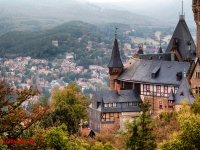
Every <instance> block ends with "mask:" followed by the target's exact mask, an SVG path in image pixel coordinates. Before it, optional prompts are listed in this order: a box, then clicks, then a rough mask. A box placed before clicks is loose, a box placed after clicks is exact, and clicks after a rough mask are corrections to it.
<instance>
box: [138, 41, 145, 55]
mask: <svg viewBox="0 0 200 150" xmlns="http://www.w3.org/2000/svg"><path fill="white" fill-rule="evenodd" d="M138 46H139V50H138V54H144V52H143V43H140V44H139V45H138Z"/></svg>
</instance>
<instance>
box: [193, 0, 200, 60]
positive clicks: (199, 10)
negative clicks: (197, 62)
mask: <svg viewBox="0 0 200 150" xmlns="http://www.w3.org/2000/svg"><path fill="white" fill-rule="evenodd" d="M192 11H193V13H194V21H195V22H196V25H197V39H196V41H197V51H196V57H198V58H200V0H192Z"/></svg>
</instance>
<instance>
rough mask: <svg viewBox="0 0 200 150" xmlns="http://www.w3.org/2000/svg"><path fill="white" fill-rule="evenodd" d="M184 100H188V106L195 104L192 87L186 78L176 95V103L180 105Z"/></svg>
mask: <svg viewBox="0 0 200 150" xmlns="http://www.w3.org/2000/svg"><path fill="white" fill-rule="evenodd" d="M184 99H186V100H188V104H193V102H194V101H195V98H194V96H193V94H192V90H191V88H190V85H189V83H188V81H187V79H186V78H185V77H184V78H183V79H182V80H181V84H180V86H179V89H178V91H177V93H176V95H175V103H176V104H180V102H181V100H184Z"/></svg>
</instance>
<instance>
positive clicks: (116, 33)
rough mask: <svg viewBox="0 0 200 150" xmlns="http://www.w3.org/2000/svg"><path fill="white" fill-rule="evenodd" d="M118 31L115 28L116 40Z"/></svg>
mask: <svg viewBox="0 0 200 150" xmlns="http://www.w3.org/2000/svg"><path fill="white" fill-rule="evenodd" d="M117 29H118V28H115V39H117Z"/></svg>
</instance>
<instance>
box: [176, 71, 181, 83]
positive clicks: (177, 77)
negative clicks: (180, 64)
mask: <svg viewBox="0 0 200 150" xmlns="http://www.w3.org/2000/svg"><path fill="white" fill-rule="evenodd" d="M181 79H182V72H178V73H177V74H176V80H177V81H181Z"/></svg>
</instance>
